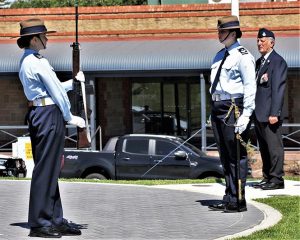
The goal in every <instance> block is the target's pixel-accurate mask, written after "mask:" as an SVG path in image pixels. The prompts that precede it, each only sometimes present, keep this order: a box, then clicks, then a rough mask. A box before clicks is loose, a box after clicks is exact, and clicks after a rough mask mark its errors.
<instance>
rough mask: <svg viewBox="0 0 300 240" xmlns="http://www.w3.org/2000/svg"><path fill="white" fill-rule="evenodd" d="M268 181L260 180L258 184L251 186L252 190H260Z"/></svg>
mask: <svg viewBox="0 0 300 240" xmlns="http://www.w3.org/2000/svg"><path fill="white" fill-rule="evenodd" d="M268 182H269V181H268V180H267V179H263V180H261V181H260V182H259V183H254V184H252V187H254V188H261V186H262V185H264V184H266V183H268Z"/></svg>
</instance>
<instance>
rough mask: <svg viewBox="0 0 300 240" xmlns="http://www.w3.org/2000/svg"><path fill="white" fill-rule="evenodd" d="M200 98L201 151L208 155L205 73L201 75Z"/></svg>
mask: <svg viewBox="0 0 300 240" xmlns="http://www.w3.org/2000/svg"><path fill="white" fill-rule="evenodd" d="M200 97H201V101H200V103H201V129H202V134H201V140H202V146H201V150H202V151H203V152H205V153H206V147H207V145H206V91H205V79H204V76H203V73H201V74H200Z"/></svg>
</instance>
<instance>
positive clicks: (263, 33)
mask: <svg viewBox="0 0 300 240" xmlns="http://www.w3.org/2000/svg"><path fill="white" fill-rule="evenodd" d="M263 37H272V38H274V39H275V35H274V33H273V32H272V31H270V30H268V29H266V28H261V29H259V30H258V33H257V38H263Z"/></svg>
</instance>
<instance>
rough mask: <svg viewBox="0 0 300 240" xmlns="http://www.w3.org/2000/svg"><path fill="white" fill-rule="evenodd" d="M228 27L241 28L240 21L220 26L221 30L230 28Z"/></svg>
mask: <svg viewBox="0 0 300 240" xmlns="http://www.w3.org/2000/svg"><path fill="white" fill-rule="evenodd" d="M228 27H237V28H240V23H239V21H234V22H228V23H223V24H220V25H219V28H228Z"/></svg>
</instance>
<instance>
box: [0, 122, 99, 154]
mask: <svg viewBox="0 0 300 240" xmlns="http://www.w3.org/2000/svg"><path fill="white" fill-rule="evenodd" d="M66 129H74V131H73V132H71V133H70V134H69V135H66V136H65V140H68V141H70V142H72V143H75V144H76V143H77V140H76V139H77V138H73V137H75V136H76V135H77V131H76V126H73V125H66ZM12 130H13V131H18V132H19V133H18V134H16V133H11V132H9V131H12ZM22 130H24V131H23V132H22ZM1 133H3V134H4V135H7V136H10V137H11V138H12V140H7V142H5V143H4V144H2V145H0V151H12V143H14V142H17V140H18V137H27V136H29V132H28V126H27V125H5V126H0V134H1ZM97 133H98V134H99V149H100V150H102V130H101V127H100V126H98V128H97V129H96V131H95V132H94V133H93V134H92V137H91V141H92V142H94V144H91V146H92V147H91V149H92V150H96V135H97ZM4 141H5V140H4ZM9 145H11V147H10V148H5V147H7V146H9ZM76 145H77V144H76ZM93 146H94V147H93ZM66 148H67V147H66Z"/></svg>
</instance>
